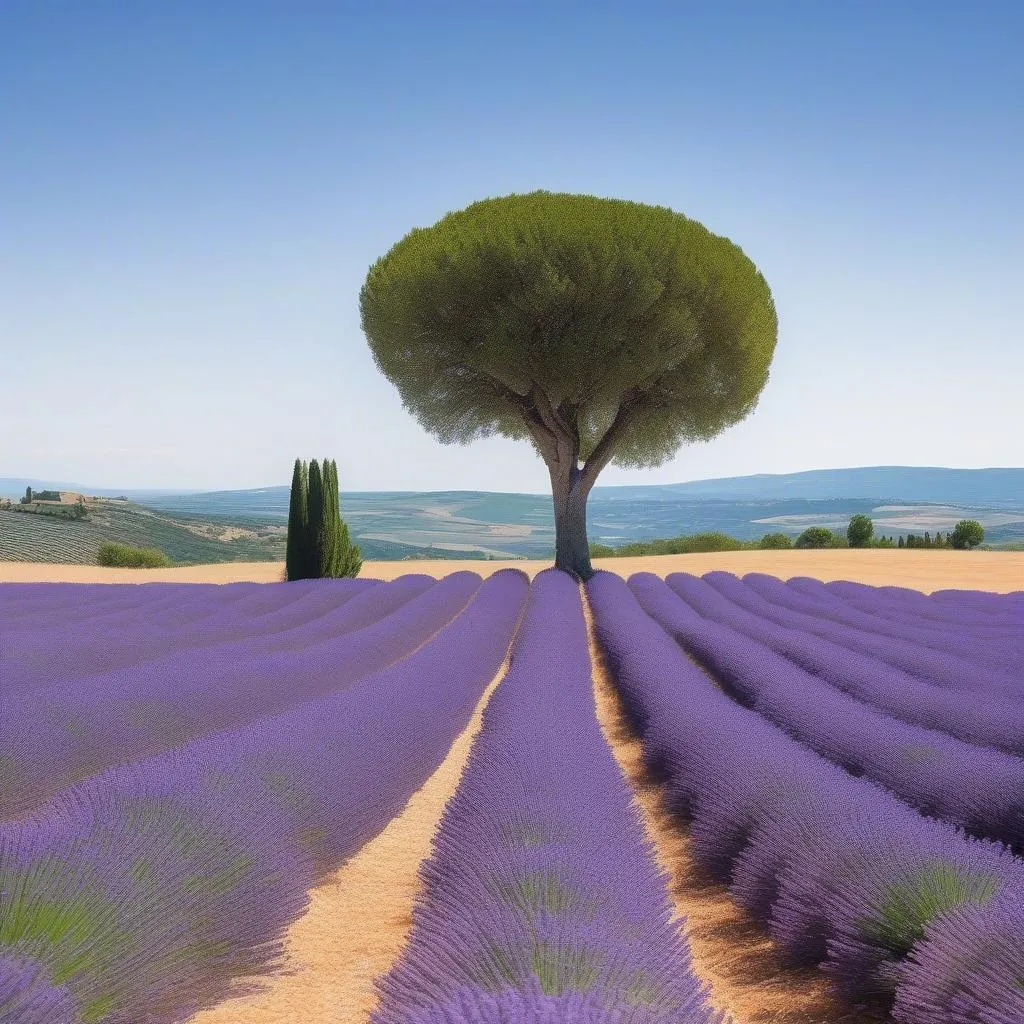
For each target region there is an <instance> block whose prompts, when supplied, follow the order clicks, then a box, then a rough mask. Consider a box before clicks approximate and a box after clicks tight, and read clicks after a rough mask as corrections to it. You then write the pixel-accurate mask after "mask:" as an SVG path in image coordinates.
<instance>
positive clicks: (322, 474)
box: [285, 459, 363, 580]
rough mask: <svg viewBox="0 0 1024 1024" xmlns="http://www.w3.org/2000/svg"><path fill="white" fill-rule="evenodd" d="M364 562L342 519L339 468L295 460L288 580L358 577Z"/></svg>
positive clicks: (326, 461) (327, 462)
mask: <svg viewBox="0 0 1024 1024" xmlns="http://www.w3.org/2000/svg"><path fill="white" fill-rule="evenodd" d="M362 565H363V561H362V557H361V556H360V552H359V548H358V547H356V546H355V545H354V544H353V543H352V541H351V538H350V537H349V532H348V526H347V525H346V524H345V522H344V521H343V520H342V518H341V508H340V499H339V495H338V464H337V462H335V461H334V460H333V459H324V460H323V463H322V464H320V463H318V462H317V460H316V459H313V460H312V462H310V463H309V464H308V467H307V464H306V463H305V462H303V461H301V460H300V459H296V460H295V467H294V469H293V471H292V489H291V494H290V497H289V505H288V553H287V558H286V566H285V573H286V578H287V579H290V580H292V579H324V578H336V577H342V576H349V577H354V576H358V575H359V570H360V569H361V568H362Z"/></svg>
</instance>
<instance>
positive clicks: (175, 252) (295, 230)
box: [0, 0, 1024, 491]
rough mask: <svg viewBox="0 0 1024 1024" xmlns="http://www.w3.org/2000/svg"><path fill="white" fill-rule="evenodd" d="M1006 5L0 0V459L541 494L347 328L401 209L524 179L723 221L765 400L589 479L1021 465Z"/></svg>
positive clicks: (122, 476) (1017, 11)
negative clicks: (762, 367)
mask: <svg viewBox="0 0 1024 1024" xmlns="http://www.w3.org/2000/svg"><path fill="white" fill-rule="evenodd" d="M1022 52H1024V5H1021V4H1018V3H992V2H988V3H986V2H980V3H977V4H971V5H968V4H956V5H954V4H947V3H942V2H927V3H926V2H916V0H907V2H897V0H891V2H885V3H881V2H870V0H863V2H856V3H853V2H846V0H827V2H826V0H821V2H795V0H794V2H789V0H777V2H771V0H763V2H753V0H751V2H747V3H740V2H729V0H726V2H720V3H714V4H709V3H706V2H704V3H689V2H685V0H682V2H676V3H657V4H656V3H643V2H639V0H638V2H629V3H627V2H625V0H623V2H621V3H615V4H612V3H601V2H590V3H575V2H572V3H570V2H564V3H560V2H557V0H551V2H549V3H533V2H523V3H516V2H513V0H507V2H502V3H498V2H487V0H478V2H473V3H471V2H464V3H453V2H448V0H430V2H425V0H424V2H418V0H417V2H413V0H407V2H396V0H374V2H366V3H362V4H354V3H353V4H349V3H340V2H339V3H312V2H302V0H280V2H276V3H270V2H258V0H257V2H245V3H242V2H237V3H225V2H219V3H218V2H198V0H197V2H190V0H180V2H176V3H169V2H164V3H152V4H141V3H135V2H128V0H125V2H123V3H117V4H115V3H104V2H102V0H95V2H90V3H78V2H74V0H67V2H64V3H56V2H52V0H0V154H2V156H0V356H2V362H0V409H2V410H3V414H4V415H3V423H4V427H3V428H0V476H16V475H21V474H23V475H26V476H30V477H34V478H50V479H60V480H72V481H78V482H81V483H83V484H86V485H94V486H97V487H103V486H112V487H121V486H123V487H125V488H130V487H178V486H180V487H195V488H224V487H256V486H263V485H268V484H276V483H286V482H287V481H288V479H289V476H290V469H291V464H292V461H293V460H294V458H295V457H296V455H301V456H303V457H306V458H310V457H317V456H324V455H327V456H333V457H335V458H336V459H337V460H338V465H339V470H340V473H341V483H342V489H343V490H344V489H351V490H368V489H385V488H387V489H391V488H403V489H404V488H408V489H448V488H472V489H493V490H522V491H545V490H547V487H548V479H547V473H546V470H545V469H544V467H543V465H542V464H541V463H540V462H539V460H538V459H537V458H536V456H535V455H534V453H533V452H532V450H531V449H530V448H529V447H528V446H526V445H524V444H517V443H514V442H509V441H504V440H501V439H496V440H492V441H488V442H481V443H478V444H475V445H473V446H472V447H470V448H458V447H455V448H444V447H442V446H440V445H438V444H437V443H436V442H435V441H434V440H433V439H432V438H430V437H429V436H428V435H426V434H424V433H423V431H422V430H421V429H420V427H419V426H418V425H417V423H416V422H415V421H414V420H413V419H412V418H411V417H410V416H409V415H408V414H407V413H406V412H405V411H404V410H403V409H402V406H401V403H400V401H399V399H398V396H397V393H396V392H395V390H394V388H393V387H392V385H391V384H390V383H389V382H388V381H387V380H385V379H384V378H383V377H381V376H380V375H379V373H378V372H377V370H376V368H375V367H374V364H373V361H372V359H371V358H370V354H369V351H368V348H367V346H366V342H365V339H364V337H363V335H362V333H361V331H360V329H359V313H358V293H359V288H360V286H361V284H362V282H363V279H364V277H365V274H366V271H367V269H368V267H369V265H370V264H371V263H372V262H373V261H374V260H375V259H376V258H377V257H378V256H380V255H382V254H383V253H384V252H386V251H387V249H388V248H390V246H391V245H392V244H394V242H396V241H397V240H398V239H399V238H401V237H402V236H403V235H404V234H406V233H407V232H408V231H409V230H410V229H411V228H412V227H416V226H427V225H429V224H431V223H433V222H435V221H436V220H438V219H439V218H440V217H442V216H443V215H444V214H445V213H447V212H448V211H450V210H453V209H458V208H461V207H463V206H465V205H467V204H468V203H470V202H473V201H474V200H477V199H482V198H484V197H487V196H495V195H503V194H507V193H510V192H525V191H530V190H533V189H536V188H545V189H550V190H554V191H571V192H587V193H593V194H596V195H604V196H616V197H620V198H626V199H633V200H637V201H640V202H650V203H656V204H659V205H665V206H670V207H672V208H673V209H677V210H679V211H681V212H683V213H686V214H687V215H688V216H691V217H694V218H696V219H698V220H700V221H702V222H703V223H705V224H706V225H707V226H708V227H709V228H710V229H711V230H712V231H715V232H716V233H719V234H723V235H726V236H728V237H730V238H731V239H733V241H735V242H736V243H738V244H739V245H740V246H742V247H743V249H744V250H745V251H746V252H747V254H748V255H749V256H750V257H751V258H752V259H753V260H754V261H755V263H757V264H758V266H759V267H760V269H761V270H762V272H763V273H764V274H765V276H766V278H767V279H768V282H769V284H770V286H771V287H772V290H773V293H774V296H775V300H776V304H777V307H778V310H779V320H780V329H779V342H778V348H777V350H776V356H775V361H774V364H773V369H772V376H771V379H770V381H769V383H768V386H767V388H766V389H765V392H764V395H763V397H762V399H761V403H760V405H759V407H758V409H757V410H756V411H755V413H754V414H753V415H752V416H751V417H750V418H749V419H748V420H747V421H745V422H744V423H743V424H741V425H739V426H737V427H735V428H733V429H731V430H729V431H728V432H726V433H725V434H723V435H722V436H721V437H720V438H718V439H717V440H715V441H713V442H711V443H709V444H706V445H700V446H695V447H689V448H683V449H681V450H680V452H679V453H678V455H677V456H676V458H674V459H673V460H672V461H671V462H670V463H667V464H666V465H664V466H662V467H661V468H659V469H656V470H648V471H621V470H616V469H614V468H611V469H609V470H607V471H606V472H605V473H604V474H603V475H602V478H601V481H600V482H601V483H602V484H614V483H632V482H651V483H656V482H671V481H680V480H690V479H699V478H703V477H711V476H727V475H735V474H742V473H754V472H789V471H797V470H802V469H813V468H823V467H829V466H854V465H876V464H897V463H898V464H908V465H951V466H1011V465H1018V466H1019V465H1024V429H1022V427H1021V424H1022V418H1024V411H1022V410H1024V384H1022V382H1024V345H1022V335H1021V322H1022V317H1021V295H1022V286H1021V281H1022V277H1024V198H1022V189H1021V182H1022V181H1024V62H1022V61H1021V59H1020V54H1021V53H1022Z"/></svg>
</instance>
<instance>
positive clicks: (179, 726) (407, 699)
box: [0, 569, 1024, 1024]
mask: <svg viewBox="0 0 1024 1024" xmlns="http://www.w3.org/2000/svg"><path fill="white" fill-rule="evenodd" d="M595 655H597V656H599V657H600V659H601V671H604V670H605V669H607V671H608V672H609V673H610V678H611V681H612V683H613V684H614V688H615V692H616V694H617V697H616V699H617V701H618V705H617V706H618V707H619V709H620V713H621V716H622V727H623V729H624V730H626V731H627V732H628V733H629V735H630V736H631V737H632V742H638V743H639V744H640V745H641V747H642V751H643V761H644V765H645V771H646V778H647V779H648V780H649V783H650V786H651V787H652V791H653V792H656V793H657V795H658V799H659V800H661V801H663V803H664V805H665V806H666V808H667V810H668V812H670V815H669V820H670V827H671V828H672V829H673V830H675V831H676V832H678V833H679V834H680V835H682V836H685V838H686V842H687V844H688V845H687V848H688V849H689V850H691V851H692V856H693V867H692V870H694V871H699V872H701V873H702V875H704V876H706V877H707V878H708V879H711V880H713V881H714V882H715V883H716V884H717V885H719V886H721V887H724V888H725V889H727V892H728V897H729V898H730V899H731V900H732V901H733V903H735V904H736V905H738V907H739V908H740V909H739V911H738V912H741V913H743V914H744V915H746V918H747V919H749V922H750V928H751V929H753V930H754V931H755V932H756V933H757V934H758V935H761V936H763V938H764V940H765V943H770V945H771V948H772V949H773V950H774V951H775V952H776V953H777V954H778V957H779V962H780V963H781V964H782V965H783V966H782V967H781V968H780V970H779V973H778V977H777V978H775V979H773V981H772V986H773V988H774V989H785V987H786V986H789V985H793V986H796V985H799V984H802V983H803V982H802V981H801V979H804V978H806V977H807V976H808V974H809V972H816V973H814V977H815V978H818V979H821V980H823V981H825V982H827V985H828V986H829V989H830V991H831V992H832V993H833V996H832V997H831V998H832V999H833V1001H832V1002H831V1003H830V1004H829V1005H830V1006H832V1007H834V1011H835V1012H834V1016H833V1017H832V1018H829V1017H828V1016H827V1015H826V1016H821V1017H819V1016H815V1017H814V1018H813V1019H812V1018H811V1017H806V1016H805V1017H801V1016H799V1015H794V1016H791V1017H789V1018H785V1019H786V1020H792V1021H798V1020H804V1021H806V1022H807V1024H815V1022H817V1021H819V1020H820V1021H823V1022H824V1021H827V1020H829V1019H834V1020H835V1021H837V1022H838V1021H840V1020H842V1021H844V1022H846V1021H850V1020H863V1021H872V1022H875V1021H886V1020H890V1021H896V1022H900V1024H946V1022H952V1024H1020V1022H1021V1021H1024V668H1022V665H1024V592H1017V593H1012V594H1007V595H994V594H988V593H982V592H974V591H955V590H947V591H939V592H936V593H934V594H931V595H924V594H922V593H919V592H915V591H911V590H905V589H902V588H897V587H868V586H864V585H861V584H854V583H828V584H826V583H821V582H818V581H816V580H812V579H807V578H794V579H792V580H789V581H788V582H784V581H782V580H779V579H776V578H774V577H770V576H765V575H761V574H757V573H753V574H749V575H747V576H744V577H742V578H740V577H737V576H734V575H730V574H728V573H724V572H710V573H708V574H707V575H705V576H704V577H699V576H693V575H688V574H685V573H673V574H670V575H669V576H668V577H667V578H666V579H662V578H660V577H658V576H655V575H653V574H651V573H637V574H635V575H633V576H631V577H630V578H629V580H628V581H624V580H623V579H622V578H620V577H619V576H616V575H613V574H611V573H608V572H598V573H597V574H596V575H595V576H594V577H593V578H592V579H591V580H590V581H589V582H588V583H587V584H585V585H584V586H582V587H581V586H578V585H577V584H576V582H575V581H574V580H573V579H572V578H571V577H569V576H567V575H565V574H563V573H560V572H557V571H555V570H546V571H543V572H541V573H539V574H538V575H537V576H536V577H535V578H534V579H533V581H532V582H531V581H530V580H529V578H528V577H527V576H526V575H525V574H524V573H522V572H519V571H517V570H513V569H503V570H500V571H498V572H496V573H494V574H493V575H491V576H489V577H487V578H486V579H482V578H481V577H480V576H479V575H477V574H475V573H472V572H456V573H452V574H451V575H448V576H446V577H444V578H443V579H441V580H435V579H434V578H433V577H430V576H423V575H417V574H410V575H407V576H403V577H401V578H399V579H397V580H394V581H391V582H379V581H376V580H368V579H355V580H307V581H300V582H293V583H287V584H245V583H234V584H226V585H207V584H163V583H154V584H145V585H138V584H129V585H118V584H108V585H95V586H90V585H81V584H0V1022H2V1024H164V1022H166V1024H171V1022H177V1021H188V1020H190V1019H191V1018H193V1017H194V1016H195V1015H197V1014H200V1013H201V1012H203V1011H204V1010H206V1009H208V1008H212V1007H217V1006H218V1005H219V1004H222V1003H223V1002H224V1001H225V1000H226V999H228V998H229V997H237V994H238V992H239V984H240V983H244V982H246V981H247V980H248V981H255V980H258V979H264V981H265V982H266V980H267V979H269V981H270V982H272V981H273V978H274V977H275V976H277V974H278V972H279V971H280V970H281V968H282V967H283V966H286V960H285V950H286V944H285V937H286V935H287V934H288V931H289V929H290V928H291V927H292V926H293V925H294V924H295V922H297V921H299V920H301V919H302V918H303V916H304V915H305V914H307V913H308V912H309V909H310V893H311V891H313V890H314V889H315V888H316V887H317V886H319V885H321V884H323V882H324V880H325V879H329V878H338V877H341V876H339V875H337V874H336V873H337V872H338V871H339V869H340V868H341V867H342V866H343V865H345V864H346V863H347V862H349V861H350V860H351V859H352V858H353V857H354V856H355V855H357V854H358V852H359V851H360V850H362V849H363V848H365V847H366V846H367V844H369V843H371V842H372V841H373V840H374V839H375V837H378V836H379V835H380V834H381V833H382V832H383V831H384V830H385V829H386V827H387V826H388V825H389V823H391V822H392V821H394V820H395V819H396V818H398V817H399V816H401V815H402V814H403V809H404V808H405V807H406V806H407V804H408V802H409V800H410V798H412V797H413V796H414V794H416V793H417V792H418V791H419V790H420V789H421V787H423V786H424V785H425V783H426V782H427V781H428V780H429V779H430V778H431V777H432V776H433V775H434V773H435V772H437V770H438V768H439V766H440V765H442V763H443V762H445V759H446V757H447V756H448V754H449V751H450V749H451V748H452V746H453V743H455V741H456V740H457V738H458V737H459V736H460V735H461V734H463V732H464V731H465V730H466V729H467V728H469V727H470V723H471V721H472V720H473V718H474V714H475V713H476V711H477V709H478V708H479V707H481V706H483V708H484V710H483V714H482V718H481V719H480V720H479V721H480V724H479V727H478V731H476V732H475V735H474V738H473V742H472V747H471V748H470V752H469V756H468V760H467V761H466V762H465V764H464V767H462V768H461V770H460V773H459V776H458V778H457V784H456V785H454V786H453V791H452V793H451V794H450V798H449V799H448V800H447V804H446V806H445V808H444V812H443V814H441V815H440V817H439V819H438V820H436V822H434V830H433V843H432V848H431V849H432V852H431V854H430V856H429V857H428V858H427V859H426V860H424V861H423V862H422V864H421V865H420V869H419V883H418V884H419V890H418V896H417V897H416V899H415V901H414V902H413V903H412V904H411V905H410V906H409V907H408V913H407V916H408V919H409V922H410V924H409V925H408V928H407V933H406V934H405V937H404V939H403V943H402V946H401V948H400V950H398V951H397V954H396V955H395V956H394V957H393V958H392V959H391V960H390V962H389V963H388V964H387V965H385V966H384V967H383V968H382V969H381V970H380V971H379V972H378V973H377V974H376V976H375V986H376V998H375V1001H374V1005H373V1006H372V1007H371V1008H370V1009H368V1010H367V1012H366V1013H364V1014H363V1015H362V1017H361V1019H363V1020H368V1021H370V1022H371V1024H442V1022H444V1024H457V1022H475V1021H480V1022H494V1024H499V1022H500V1024H518V1022H527V1021H543V1022H548V1024H555V1022H562V1021H565V1022H569V1021H571V1022H580V1024H582V1022H609V1024H670V1022H671V1024H690V1022H693V1024H697V1022H700V1024H726V1022H728V1021H730V1020H732V1021H735V1022H736V1024H760V1022H765V1021H768V1020H772V1021H776V1020H778V1021H781V1020H783V1018H782V1017H779V1016H771V1017H769V1016H766V1015H765V1014H766V1013H767V1011H765V1013H761V1012H759V1011H758V1010H757V1009H756V1008H755V1009H753V1010H752V1009H751V1006H750V1002H749V1000H748V1001H746V1002H745V1003H744V1004H743V1005H742V1006H741V1005H739V1004H738V1003H735V1002H734V1000H733V998H732V995H731V990H730V986H729V985H728V984H724V983H723V980H722V979H723V978H728V977H729V976H730V972H731V973H732V974H733V975H736V976H739V975H740V974H742V973H743V971H744V964H743V963H742V959H743V957H742V956H741V955H739V954H737V955H736V956H733V957H731V958H730V957H729V956H728V955H725V954H721V955H720V956H719V962H715V963H710V962H709V961H708V959H707V953H706V947H705V946H701V948H700V950H698V948H697V941H696V938H695V937H694V936H692V935H691V933H690V930H689V928H688V926H687V922H686V917H687V914H688V913H689V911H690V910H691V907H689V906H688V905H687V902H686V898H684V897H682V896H680V889H681V887H680V886H679V885H678V884H677V883H678V881H679V879H678V878H677V877H675V876H674V875H673V872H676V871H678V870H679V867H678V865H674V866H673V865H667V863H666V860H665V857H664V855H663V851H661V850H660V849H659V847H658V845H657V842H656V837H655V833H654V832H653V831H652V828H651V823H650V821H649V820H648V819H647V818H646V817H645V815H646V813H647V812H646V811H645V810H644V809H643V807H642V805H641V804H640V803H639V802H638V801H637V799H636V797H637V791H636V788H635V779H634V780H632V781H631V778H630V776H629V775H628V774H627V773H626V772H625V771H624V769H623V763H622V759H621V751H620V750H619V746H620V745H621V742H622V741H621V737H619V736H616V735H611V734H610V733H609V730H608V728H607V726H606V723H604V722H603V720H602V719H601V717H600V709H599V706H598V702H597V701H596V700H595V683H594V680H595V678H596V671H597V667H596V665H595V661H594V658H595ZM496 680H498V681H497V685H496V687H495V688H494V689H493V692H491V690H490V689H489V687H490V686H491V685H492V684H493V683H494V682H495V681H496ZM487 694H490V696H489V697H487V696H486V695H487ZM485 701H486V703H485V704H484V702H485ZM349 968H350V965H348V964H346V963H344V962H337V963H335V964H334V965H333V967H331V968H325V969H330V970H335V971H337V972H338V973H343V972H345V971H346V970H349ZM830 1012H831V1011H830ZM225 1019H227V1018H225ZM232 1019H237V1020H239V1021H240V1022H241V1021H246V1022H247V1024H248V1021H249V1020H250V1019H252V1020H257V1019H259V1020H262V1019H264V1018H262V1017H259V1018H258V1017H256V1016H253V1017H251V1018H249V1017H247V1016H245V1015H244V1014H242V1015H239V1016H237V1017H236V1018H232ZM281 1019H284V1018H281ZM288 1019H294V1020H296V1021H300V1020H301V1021H313V1022H315V1024H320V1022H321V1021H328V1020H337V1021H339V1022H340V1021H341V1020H343V1019H352V1018H350V1017H349V1018H343V1017H342V1016H340V1015H335V1016H332V1015H331V1013H330V1012H329V1011H321V1010H317V1011H313V1010H309V1011H308V1012H306V1011H302V1010H300V1009H296V1011H295V1015H294V1016H292V1017H290V1018H288Z"/></svg>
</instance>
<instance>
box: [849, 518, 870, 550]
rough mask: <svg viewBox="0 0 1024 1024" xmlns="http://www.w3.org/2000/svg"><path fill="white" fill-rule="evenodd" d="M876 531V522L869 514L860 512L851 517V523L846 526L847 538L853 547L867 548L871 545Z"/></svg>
mask: <svg viewBox="0 0 1024 1024" xmlns="http://www.w3.org/2000/svg"><path fill="white" fill-rule="evenodd" d="M874 532H875V524H874V523H872V522H871V519H870V518H869V517H868V516H866V515H864V514H862V513H859V514H857V515H855V516H852V517H851V518H850V525H849V526H847V528H846V539H847V540H848V541H849V543H850V547H851V548H866V547H868V546H870V544H871V537H872V535H873V534H874Z"/></svg>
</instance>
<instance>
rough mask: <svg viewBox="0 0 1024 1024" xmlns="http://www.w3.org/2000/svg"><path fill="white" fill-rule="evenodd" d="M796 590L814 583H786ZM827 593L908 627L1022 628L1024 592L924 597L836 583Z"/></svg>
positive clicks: (987, 630) (984, 632)
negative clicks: (909, 625) (889, 617)
mask: <svg viewBox="0 0 1024 1024" xmlns="http://www.w3.org/2000/svg"><path fill="white" fill-rule="evenodd" d="M790 582H791V583H792V584H794V585H795V586H796V587H797V589H800V587H802V586H804V585H806V584H807V583H812V584H816V583H818V581H817V580H809V579H808V577H804V576H798V577H794V579H793V580H791V581H790ZM825 586H826V588H827V590H828V591H829V592H830V593H832V594H836V595H838V596H839V597H841V598H843V599H844V600H847V601H849V603H850V604H852V605H854V607H858V608H861V609H862V610H864V611H869V612H871V613H872V614H884V615H886V616H890V615H895V616H897V617H898V618H899V619H900V620H902V621H905V622H910V623H912V624H914V623H917V624H921V623H922V622H926V623H927V622H931V623H934V624H936V625H950V624H952V625H956V626H957V627H958V628H966V629H968V630H971V631H974V630H977V631H978V632H979V633H980V634H981V635H989V633H990V631H991V630H992V629H993V628H1000V627H1009V628H1011V629H1017V630H1020V629H1022V628H1024V591H1018V592H1016V593H1014V594H987V593H980V592H978V591H971V590H967V591H963V590H947V591H938V592H937V593H935V594H931V595H926V594H922V593H921V592H920V591H918V590H909V589H907V588H906V587H869V586H867V585H865V584H863V583H852V582H849V581H846V580H837V581H835V582H833V583H827V584H825Z"/></svg>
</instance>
